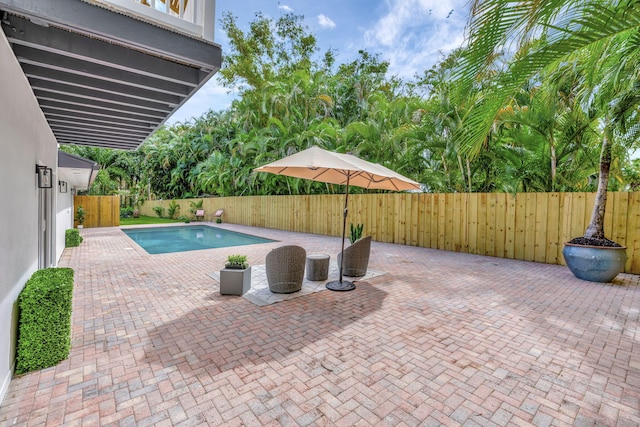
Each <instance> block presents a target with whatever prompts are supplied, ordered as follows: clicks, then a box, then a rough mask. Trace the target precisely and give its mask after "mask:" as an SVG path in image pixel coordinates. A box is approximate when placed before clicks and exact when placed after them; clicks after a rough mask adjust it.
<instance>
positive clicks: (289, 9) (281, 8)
mask: <svg viewBox="0 0 640 427" xmlns="http://www.w3.org/2000/svg"><path fill="white" fill-rule="evenodd" d="M278 9H280V10H284V11H285V12H287V13H291V12H293V9H292V8H290V7H289V6H287V5H286V4H278Z"/></svg>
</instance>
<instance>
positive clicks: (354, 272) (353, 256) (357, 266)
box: [338, 236, 371, 277]
mask: <svg viewBox="0 0 640 427" xmlns="http://www.w3.org/2000/svg"><path fill="white" fill-rule="evenodd" d="M370 252H371V236H367V237H363V238H362V239H360V240H358V241H357V242H355V243H354V244H352V245H351V246H349V247H347V248H345V250H344V264H342V274H344V275H345V276H349V277H361V276H364V275H365V274H367V267H368V266H369V253H370ZM341 262H342V257H341V254H338V265H340V263H341Z"/></svg>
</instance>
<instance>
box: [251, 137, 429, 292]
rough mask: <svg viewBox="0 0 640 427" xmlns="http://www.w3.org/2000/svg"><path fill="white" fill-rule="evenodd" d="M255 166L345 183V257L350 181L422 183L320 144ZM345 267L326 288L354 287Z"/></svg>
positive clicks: (373, 185)
mask: <svg viewBox="0 0 640 427" xmlns="http://www.w3.org/2000/svg"><path fill="white" fill-rule="evenodd" d="M254 170H255V171H256V172H270V173H273V174H276V175H286V176H292V177H295V178H303V179H310V180H312V181H319V182H327V183H330V184H340V185H346V190H345V199H344V216H343V218H344V219H343V223H342V250H341V253H342V260H343V261H344V238H345V234H346V228H347V213H348V209H347V206H348V204H349V186H350V185H355V186H358V187H363V188H370V189H378V190H395V191H402V190H420V184H419V183H417V182H415V181H413V180H411V179H409V178H407V177H404V176H402V175H400V174H399V173H396V172H394V171H392V170H391V169H388V168H385V167H384V166H381V165H379V164H376V163H371V162H367V161H366V160H362V159H359V158H357V157H356V156H353V155H351V154H340V153H334V152H332V151H327V150H323V149H322V148H319V147H311V148H308V149H306V150H304V151H300V152H299V153H296V154H292V155H291V156H287V157H285V158H282V159H280V160H277V161H275V162H273V163H269V164H268V165H265V166H261V167H259V168H256V169H254ZM342 267H343V266H342V265H340V280H339V281H337V282H329V283H327V285H326V286H327V288H329V289H331V290H334V291H350V290H352V289H355V285H354V284H353V283H351V282H344V281H343V280H342Z"/></svg>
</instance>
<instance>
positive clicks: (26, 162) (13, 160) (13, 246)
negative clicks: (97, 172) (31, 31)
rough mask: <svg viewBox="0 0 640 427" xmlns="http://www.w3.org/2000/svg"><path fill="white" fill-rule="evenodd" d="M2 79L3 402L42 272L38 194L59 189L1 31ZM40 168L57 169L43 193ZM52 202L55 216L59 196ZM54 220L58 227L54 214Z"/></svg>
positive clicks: (52, 143) (41, 128) (52, 150)
mask: <svg viewBox="0 0 640 427" xmlns="http://www.w3.org/2000/svg"><path fill="white" fill-rule="evenodd" d="M0 76H2V78H0V94H2V95H1V96H0V182H2V185H0V200H2V202H3V203H2V209H0V402H1V401H2V399H3V398H4V395H5V394H6V391H7V387H8V385H9V381H10V379H11V376H12V367H13V363H14V358H15V337H16V327H17V318H16V314H17V304H16V301H17V298H18V295H19V293H20V291H21V290H22V288H23V287H24V284H25V282H26V281H27V279H29V277H30V276H31V274H33V272H34V271H35V270H36V269H37V268H38V234H39V233H38V200H39V192H40V191H55V190H56V188H57V185H56V184H55V183H57V179H55V178H56V176H55V171H56V166H57V143H56V140H55V137H54V136H53V133H52V132H51V129H50V128H49V126H48V125H47V122H46V120H45V117H44V115H43V114H42V112H41V110H40V108H39V107H38V103H37V101H36V98H35V96H34V95H33V92H32V91H31V87H30V86H29V83H28V81H27V78H26V77H25V76H24V74H23V73H22V70H21V68H20V66H19V64H18V62H17V60H16V58H15V56H14V55H13V53H12V51H11V49H10V46H9V43H8V42H7V39H6V37H5V35H4V33H2V32H0ZM37 163H39V164H43V165H47V166H49V167H52V168H53V170H54V186H53V188H52V189H50V190H39V189H38V184H37V176H36V173H35V166H36V164H37ZM52 200H53V205H54V206H53V212H54V213H55V212H57V209H56V207H55V205H56V200H57V197H55V194H53V198H52ZM52 219H53V221H52V223H53V224H54V225H55V214H54V218H52ZM54 239H55V237H54ZM63 246H64V245H63ZM56 252H58V250H57V249H56V250H55V251H54V253H53V257H54V258H55V259H56V260H57V257H56Z"/></svg>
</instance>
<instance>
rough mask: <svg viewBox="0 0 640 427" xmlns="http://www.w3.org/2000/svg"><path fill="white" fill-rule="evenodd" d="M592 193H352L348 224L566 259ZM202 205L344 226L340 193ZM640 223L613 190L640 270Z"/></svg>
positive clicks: (378, 232)
mask: <svg viewBox="0 0 640 427" xmlns="http://www.w3.org/2000/svg"><path fill="white" fill-rule="evenodd" d="M77 197H80V196H77ZM191 201H193V200H178V201H177V202H178V203H179V204H180V206H181V208H180V209H181V210H180V212H181V213H180V214H181V215H187V216H189V210H188V209H189V204H190V202H191ZM594 201H595V194H594V193H518V194H504V193H453V194H430V193H395V194H350V195H349V212H348V218H347V236H348V233H349V224H351V223H353V224H364V232H363V233H364V235H371V236H372V237H373V239H374V240H376V241H379V242H389V243H400V244H407V245H413V246H421V247H425V248H432V249H441V250H450V251H456V252H464V253H472V254H480V255H489V256H496V257H501V258H512V259H520V260H528V261H536V262H544V263H549V264H563V265H564V264H565V262H564V258H563V256H562V248H563V245H564V243H565V242H567V241H569V240H570V239H572V238H574V237H578V236H581V235H582V234H583V233H584V231H585V229H586V227H587V225H588V223H589V219H590V217H591V211H592V206H593V203H594ZM169 202H170V201H168V200H164V201H158V200H152V201H147V202H146V203H145V204H144V205H143V206H142V209H141V212H142V214H144V215H150V216H155V213H154V212H153V207H154V206H163V207H164V208H165V209H166V208H167V207H168V205H169ZM85 203H87V205H86V206H85V204H83V206H85V208H87V207H88V206H89V205H88V203H89V202H85ZM103 203H104V202H103ZM77 204H78V203H77V202H76V206H77ZM91 206H93V205H91ZM203 206H204V209H205V220H206V221H215V218H214V214H215V212H216V210H218V209H224V216H223V222H230V223H234V224H242V225H249V226H256V227H264V228H277V229H282V230H289V231H299V232H305V233H314V234H321V235H329V236H340V235H341V234H342V223H343V210H344V195H341V194H335V195H304V196H246V197H215V198H206V199H204V204H203ZM92 209H93V208H92ZM113 211H114V212H119V199H118V205H117V209H116V207H115V205H114V206H113ZM90 212H91V211H90V210H89V209H88V210H87V220H89V218H90V215H91V213H90ZM98 223H99V222H98ZM85 224H86V225H87V226H89V225H88V223H87V222H85ZM96 226H98V225H96ZM639 229H640V193H609V194H608V202H607V211H606V214H605V234H606V235H607V237H609V238H610V239H612V240H614V241H617V242H618V243H620V244H624V245H626V246H627V256H628V258H629V259H628V261H627V265H626V268H625V272H627V273H634V274H640V230H639Z"/></svg>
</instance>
